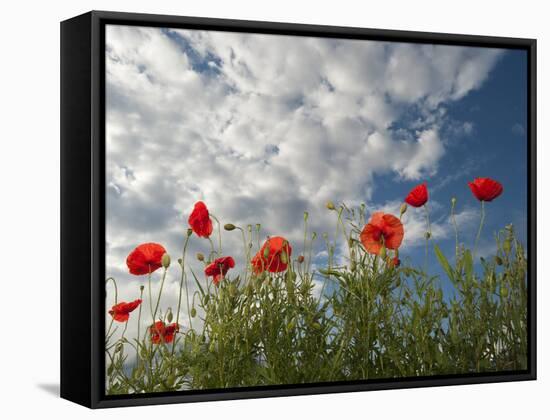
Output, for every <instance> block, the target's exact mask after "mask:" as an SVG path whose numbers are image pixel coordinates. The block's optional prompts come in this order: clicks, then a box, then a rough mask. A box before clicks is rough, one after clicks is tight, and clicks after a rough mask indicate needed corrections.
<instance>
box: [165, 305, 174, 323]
mask: <svg viewBox="0 0 550 420" xmlns="http://www.w3.org/2000/svg"><path fill="white" fill-rule="evenodd" d="M173 319H174V314H172V309H171V308H168V314H167V315H166V320H167V321H168V322H172V320H173Z"/></svg>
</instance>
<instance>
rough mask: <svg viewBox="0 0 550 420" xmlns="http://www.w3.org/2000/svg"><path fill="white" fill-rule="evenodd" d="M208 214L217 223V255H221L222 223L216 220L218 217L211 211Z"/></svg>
mask: <svg viewBox="0 0 550 420" xmlns="http://www.w3.org/2000/svg"><path fill="white" fill-rule="evenodd" d="M210 216H211V217H212V219H214V220H215V221H216V223H217V224H218V245H219V248H218V250H219V255H220V257H221V256H222V225H221V223H220V221H219V220H218V218H217V217H216V216H214V215H213V214H212V213H210Z"/></svg>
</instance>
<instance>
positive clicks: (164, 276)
mask: <svg viewBox="0 0 550 420" xmlns="http://www.w3.org/2000/svg"><path fill="white" fill-rule="evenodd" d="M167 272H168V269H167V268H165V269H164V273H162V280H161V282H160V290H159V294H158V297H157V304H156V305H155V312H153V323H155V318H156V316H157V311H158V309H159V304H160V296H161V295H162V288H163V287H164V280H166V273H167Z"/></svg>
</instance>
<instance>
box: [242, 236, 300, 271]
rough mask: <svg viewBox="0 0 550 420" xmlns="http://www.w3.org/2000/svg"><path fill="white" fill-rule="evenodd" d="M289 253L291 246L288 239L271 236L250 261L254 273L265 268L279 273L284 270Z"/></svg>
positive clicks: (290, 253)
mask: <svg viewBox="0 0 550 420" xmlns="http://www.w3.org/2000/svg"><path fill="white" fill-rule="evenodd" d="M291 255H292V247H291V246H290V244H289V243H288V241H287V240H286V239H285V238H283V237H282V236H273V237H272V238H268V239H267V241H265V242H264V244H263V245H262V247H261V248H260V250H259V251H258V253H257V254H256V255H255V256H254V258H252V260H251V261H250V263H251V264H252V268H253V269H254V272H255V273H256V274H259V273H262V272H264V271H265V270H267V271H269V272H271V273H280V272H281V271H285V270H286V268H287V266H288V262H289V261H290V256H291Z"/></svg>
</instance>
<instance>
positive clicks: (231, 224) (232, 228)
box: [223, 223, 236, 232]
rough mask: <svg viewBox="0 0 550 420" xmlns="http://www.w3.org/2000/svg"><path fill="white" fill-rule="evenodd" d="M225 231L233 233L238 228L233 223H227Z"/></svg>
mask: <svg viewBox="0 0 550 420" xmlns="http://www.w3.org/2000/svg"><path fill="white" fill-rule="evenodd" d="M223 228H224V229H225V230H227V231H229V232H231V231H232V230H235V228H236V226H235V225H234V224H233V223H227V224H226V225H224V227H223Z"/></svg>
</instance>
